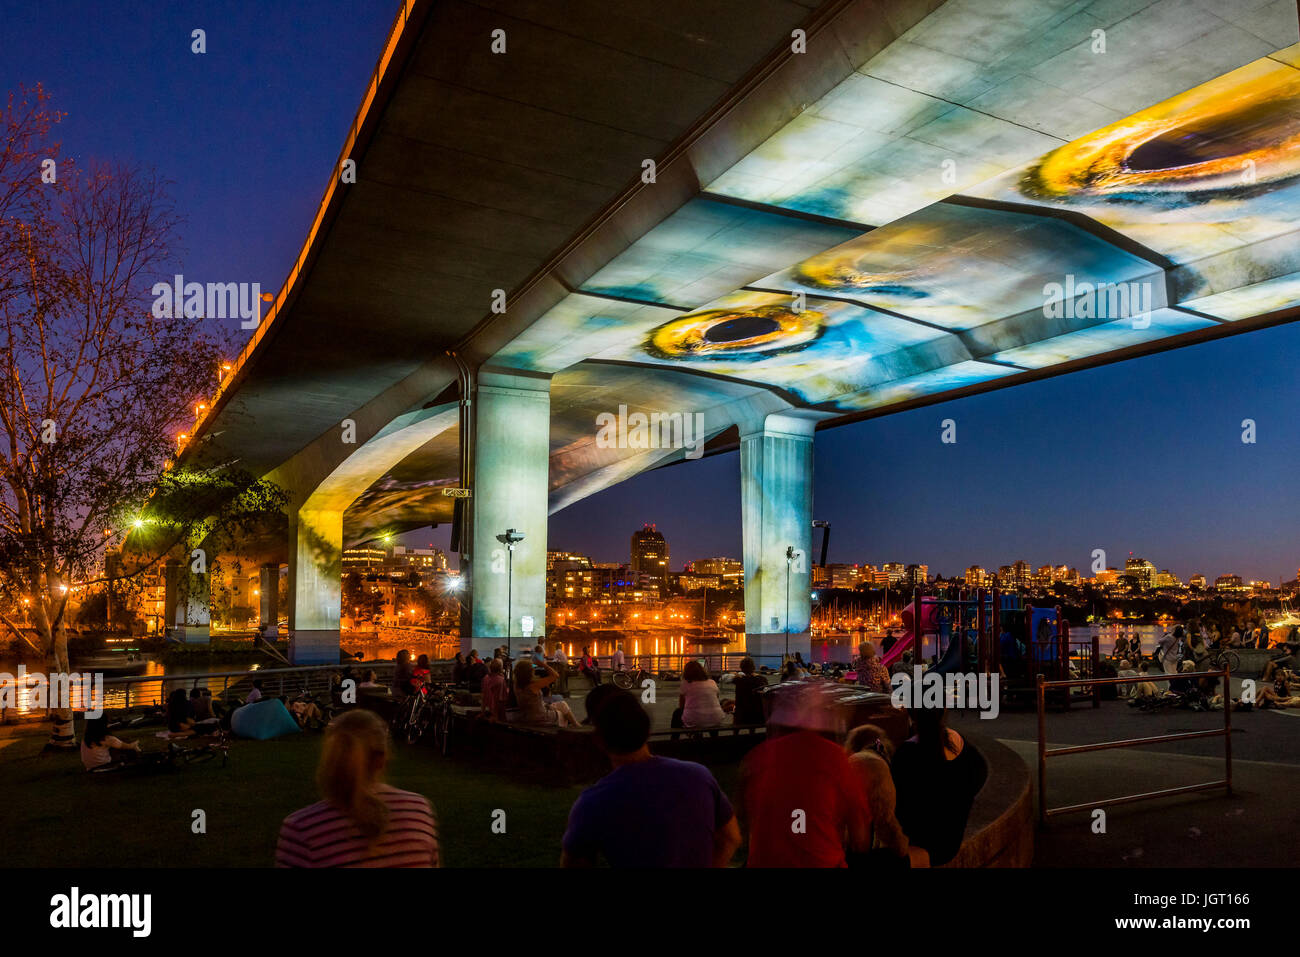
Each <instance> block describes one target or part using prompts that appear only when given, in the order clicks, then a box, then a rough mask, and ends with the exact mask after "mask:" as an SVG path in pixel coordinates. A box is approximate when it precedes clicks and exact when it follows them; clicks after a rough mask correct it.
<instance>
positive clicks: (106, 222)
mask: <svg viewBox="0 0 1300 957" xmlns="http://www.w3.org/2000/svg"><path fill="white" fill-rule="evenodd" d="M46 101H47V97H46V95H45V94H44V92H43V91H41V90H40V89H39V88H37V89H36V90H35V91H21V92H20V93H18V94H14V95H10V97H9V99H8V103H7V106H6V108H5V109H4V111H3V112H2V113H0V124H2V125H3V130H0V580H2V581H3V583H4V586H3V587H5V588H7V589H8V590H9V591H10V593H11V597H15V598H17V597H19V596H21V598H25V599H27V600H28V602H29V603H30V604H29V607H30V616H31V622H32V626H33V628H34V630H35V632H36V636H37V640H38V642H39V645H40V647H39V650H40V651H41V652H42V653H44V655H45V656H46V660H47V665H48V667H49V670H50V672H51V673H56V672H57V673H66V672H68V671H69V670H70V668H69V661H68V646H67V633H66V614H65V612H66V609H67V602H68V592H69V590H70V588H71V587H74V586H75V585H77V584H80V583H83V582H85V581H86V580H87V579H89V578H91V577H92V576H94V575H96V574H98V572H99V569H100V568H101V567H102V565H103V558H104V552H105V549H106V548H107V547H108V546H109V545H110V544H111V543H112V542H113V540H114V539H115V538H117V537H118V536H120V534H121V532H122V530H123V529H124V528H126V527H127V524H128V521H127V519H128V516H130V515H132V514H135V513H136V512H137V510H138V509H139V508H141V506H142V505H143V503H144V502H145V501H146V500H147V499H148V497H149V495H150V492H151V490H153V489H154V488H156V483H157V481H158V479H159V476H160V475H161V474H162V473H163V471H164V470H165V469H166V467H167V464H168V460H169V459H170V458H171V457H173V456H174V455H175V451H176V444H175V443H176V439H175V436H176V434H177V431H178V429H180V428H181V427H182V423H183V422H185V420H186V417H187V416H192V414H193V408H194V403H195V400H196V398H197V397H198V396H200V395H203V394H204V393H205V391H206V389H207V386H208V385H210V383H211V382H212V374H213V370H214V369H215V368H216V367H217V365H216V363H217V361H218V354H219V348H218V346H219V343H218V342H217V340H216V338H215V337H214V336H212V335H211V334H210V333H207V332H204V331H203V330H202V328H201V327H200V325H199V323H198V322H196V321H195V320H192V319H191V320H186V319H158V318H155V317H154V316H153V315H152V314H151V310H150V309H149V297H148V296H147V293H148V291H149V289H150V288H151V286H152V282H153V281H154V280H155V279H158V278H159V277H160V276H163V275H165V274H166V266H167V265H168V264H169V261H170V256H171V249H172V246H173V243H174V241H175V232H176V227H177V217H176V215H175V212H174V210H173V208H172V206H171V205H170V203H169V202H168V200H167V197H166V193H165V189H164V185H163V184H162V183H161V182H159V181H158V179H157V178H156V177H155V176H154V175H153V174H151V173H149V172H147V171H144V170H140V169H127V168H122V167H112V166H101V165H90V166H87V167H86V168H84V169H79V168H77V167H75V166H74V165H73V164H72V163H71V162H68V161H64V160H62V159H61V158H60V156H59V151H58V147H57V144H53V143H51V142H50V139H49V136H50V132H51V130H52V128H53V127H54V125H55V124H56V123H57V121H58V116H57V115H55V114H53V113H51V112H49V110H48V109H47V106H46ZM47 161H49V162H47ZM4 624H6V625H7V626H8V627H9V628H11V629H12V630H13V631H15V632H18V631H19V629H18V628H17V627H16V625H15V624H14V623H13V622H12V621H11V620H9V619H8V618H5V619H4ZM73 743H74V739H73V735H72V716H71V712H69V711H66V710H64V711H58V712H56V719H55V725H54V729H53V732H52V737H51V744H54V745H57V746H67V747H70V746H72V744H73Z"/></svg>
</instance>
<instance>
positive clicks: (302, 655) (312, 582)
mask: <svg viewBox="0 0 1300 957" xmlns="http://www.w3.org/2000/svg"><path fill="white" fill-rule="evenodd" d="M263 593H264V594H265V592H263ZM342 597H343V512H342V511H341V510H337V509H305V508H304V509H298V510H297V511H296V512H293V513H291V516H290V522H289V634H290V638H289V661H290V662H292V663H293V664H295V665H330V664H338V662H339V613H340V603H341V602H342Z"/></svg>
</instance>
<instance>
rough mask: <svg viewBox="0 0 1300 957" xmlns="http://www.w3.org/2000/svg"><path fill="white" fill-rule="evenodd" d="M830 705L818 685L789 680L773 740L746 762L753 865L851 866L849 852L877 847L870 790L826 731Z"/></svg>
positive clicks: (744, 799)
mask: <svg viewBox="0 0 1300 957" xmlns="http://www.w3.org/2000/svg"><path fill="white" fill-rule="evenodd" d="M828 704H829V703H828V702H827V701H825V700H823V695H822V690H821V689H820V688H819V687H818V686H817V685H816V684H811V683H807V682H797V683H790V684H787V685H784V686H783V687H782V690H781V692H779V694H778V697H777V699H776V705H775V707H774V709H773V713H772V719H771V723H770V724H769V726H768V737H767V740H766V741H764V742H763V743H762V744H760V745H759V746H758V747H757V748H755V749H754V750H753V751H751V752H750V753H749V755H748V757H746V759H745V762H744V764H743V765H742V767H741V781H740V787H739V793H738V795H737V799H736V802H735V803H736V813H737V816H738V817H739V819H740V822H741V827H742V828H743V829H744V831H745V832H746V834H747V835H748V838H749V858H748V862H747V866H749V867H847V866H848V853H849V852H861V853H866V852H867V851H869V850H870V849H871V812H870V810H869V809H868V804H867V795H866V789H865V787H864V786H863V783H862V777H861V775H858V774H856V773H854V771H853V768H852V767H851V766H850V764H849V759H848V757H847V756H846V755H845V753H844V750H843V748H841V747H840V746H839V745H837V744H836V743H835V742H834V741H833V740H832V739H831V738H830V737H829V736H828V734H827V732H828V731H829V729H830V727H831V721H830V714H829V710H828Z"/></svg>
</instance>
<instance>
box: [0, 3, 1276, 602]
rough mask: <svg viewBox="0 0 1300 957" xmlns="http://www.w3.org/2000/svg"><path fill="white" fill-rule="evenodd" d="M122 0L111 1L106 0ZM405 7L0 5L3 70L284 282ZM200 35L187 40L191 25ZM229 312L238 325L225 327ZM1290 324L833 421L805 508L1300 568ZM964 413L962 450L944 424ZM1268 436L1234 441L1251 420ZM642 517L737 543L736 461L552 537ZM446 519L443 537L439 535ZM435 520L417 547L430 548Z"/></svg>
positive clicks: (869, 555)
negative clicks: (877, 415)
mask: <svg viewBox="0 0 1300 957" xmlns="http://www.w3.org/2000/svg"><path fill="white" fill-rule="evenodd" d="M109 9H111V10H112V13H111V14H110V13H106V11H107V10H109ZM395 11H396V4H394V3H389V2H386V0H384V2H376V0H371V2H363V3H357V2H355V0H347V2H341V0H313V2H310V3H306V2H301V0H292V2H289V0H284V2H276V3H271V4H261V3H259V4H253V3H248V4H233V3H232V4H219V3H185V4H160V3H144V2H140V3H126V2H124V3H116V4H113V5H111V7H109V6H108V5H104V4H92V3H77V2H63V3H60V4H59V5H58V6H57V12H54V11H51V9H50V8H49V7H47V6H45V5H42V4H32V3H14V2H5V3H0V63H2V64H3V71H4V87H5V89H6V90H16V89H17V88H18V86H19V84H26V85H28V86H31V85H34V84H36V83H37V82H40V83H42V84H44V86H45V88H46V89H47V91H49V92H50V93H51V94H53V96H54V100H53V102H52V104H51V105H52V106H53V107H54V108H55V109H58V110H60V111H63V112H65V113H67V114H68V115H67V118H66V119H65V120H64V121H63V123H62V124H60V127H59V128H58V138H59V139H60V140H61V141H62V143H63V148H64V152H65V154H66V155H71V156H73V157H76V158H78V159H81V160H84V159H88V158H101V159H110V160H115V161H124V162H127V163H130V164H137V163H138V164H141V165H146V166H153V167H155V168H156V169H157V170H158V172H159V173H160V174H161V175H162V176H163V177H164V178H165V179H168V180H171V181H172V183H173V185H172V188H171V193H172V197H173V199H174V200H175V202H176V205H177V209H178V211H179V212H180V213H181V214H182V215H183V216H184V217H185V219H186V220H187V222H186V224H185V226H184V228H183V240H184V242H183V247H184V248H183V250H182V255H181V256H180V257H179V264H180V267H181V269H182V271H183V272H185V273H187V274H191V275H195V276H203V277H207V278H209V279H219V280H222V281H257V282H260V283H261V284H262V288H263V289H264V290H278V289H279V287H280V285H281V283H282V281H283V279H284V277H285V275H286V273H287V271H288V269H289V266H290V264H291V262H292V260H293V258H294V256H295V255H296V253H297V252H298V249H299V246H300V244H301V242H302V239H303V237H304V236H305V235H306V231H307V229H308V227H309V225H310V223H311V219H312V216H313V214H314V211H315V208H316V204H317V203H318V201H319V200H320V197H321V195H322V193H323V190H324V186H325V183H326V180H327V178H328V177H329V176H330V175H331V172H332V166H333V163H334V160H335V159H336V157H337V155H338V151H339V148H340V147H341V145H342V142H343V139H344V135H345V130H346V129H347V127H348V124H349V123H350V122H351V120H352V117H353V115H354V113H355V111H356V107H357V105H358V102H359V100H360V96H361V93H362V91H363V89H364V86H365V84H366V82H367V80H368V79H369V76H370V72H371V70H372V69H373V67H374V63H375V58H376V57H377V55H378V53H379V48H380V44H381V42H382V40H383V38H384V36H385V35H386V31H387V29H388V26H389V24H390V23H391V22H392V18H393V15H394V13H395ZM196 27H200V28H203V29H205V30H206V31H207V47H208V52H207V53H206V54H205V55H203V56H196V55H194V54H192V53H191V52H190V42H191V41H190V31H191V30H193V29H194V28H196ZM236 323H237V320H232V321H231V326H232V329H231V332H232V333H233V331H234V330H233V327H234V325H235V324H236ZM1298 346H1300V328H1297V326H1296V325H1295V324H1291V325H1287V326H1282V327H1279V328H1276V329H1271V330H1265V331H1262V332H1256V333H1250V334H1248V335H1244V336H1239V337H1235V338H1231V339H1227V340H1222V341H1219V342H1214V343H1208V344H1205V345H1200V346H1194V347H1191V348H1188V349H1183V350H1180V351H1177V352H1172V353H1165V354H1162V355H1159V356H1154V357H1150V358H1145V359H1137V360H1132V361H1128V362H1124V363H1120V364H1118V365H1113V366H1108V367H1105V368H1102V369H1096V370H1092V371H1089V372H1083V373H1076V374H1073V375H1069V376H1064V377H1059V378H1054V379H1049V380H1046V381H1042V382H1038V383H1033V384H1030V385H1026V386H1021V387H1018V388H1015V389H1011V390H1003V391H998V392H994V393H990V394H987V395H983V396H976V397H973V398H968V399H963V400H959V401H956V402H951V403H947V404H944V405H940V406H931V407H928V408H925V409H921V410H918V411H913V412H908V413H903V414H900V415H895V416H890V417H887V418H884V419H876V420H872V421H869V422H865V423H861V424H858V425H851V426H845V427H842V428H838V429H834V430H831V431H829V432H824V433H821V434H820V435H819V436H818V439H817V452H816V493H815V494H816V505H815V517H817V518H819V519H825V520H828V521H830V522H831V523H832V526H833V534H832V540H831V560H832V561H867V562H882V561H902V562H916V561H922V562H928V563H929V564H930V567H931V571H932V572H935V571H937V572H940V573H943V574H954V573H957V572H959V571H960V570H962V569H964V568H965V567H966V566H967V565H969V564H972V563H978V564H982V565H985V566H994V567H996V566H997V565H998V564H1004V563H1008V562H1011V561H1014V560H1016V559H1018V558H1024V559H1026V560H1027V561H1029V562H1030V563H1032V564H1033V565H1035V566H1037V565H1039V564H1046V563H1049V562H1050V563H1053V564H1060V563H1066V564H1069V565H1073V566H1076V567H1078V568H1079V569H1080V570H1081V571H1084V572H1086V571H1087V568H1088V566H1089V565H1090V564H1091V560H1092V558H1091V553H1092V550H1093V549H1094V548H1104V549H1106V551H1107V558H1108V561H1109V564H1111V565H1120V566H1122V564H1123V561H1124V558H1125V557H1126V556H1127V554H1128V553H1129V552H1130V551H1132V552H1133V553H1134V554H1137V555H1141V556H1143V557H1145V558H1148V559H1150V560H1151V561H1153V562H1155V563H1156V565H1157V566H1159V567H1161V568H1169V569H1171V570H1172V571H1173V572H1175V573H1176V574H1178V575H1179V576H1180V577H1182V578H1184V579H1186V578H1187V577H1188V576H1190V575H1191V574H1192V573H1194V572H1198V571H1199V572H1203V573H1205V574H1206V575H1208V576H1211V577H1213V576H1215V575H1218V574H1222V573H1224V572H1236V573H1239V574H1241V575H1243V576H1246V577H1249V578H1267V579H1269V580H1271V581H1273V582H1275V583H1276V582H1277V581H1278V580H1279V579H1280V578H1282V577H1286V578H1291V577H1294V575H1295V574H1296V568H1297V565H1300V547H1297V546H1296V545H1295V543H1294V540H1293V537H1294V536H1293V531H1292V530H1293V529H1295V528H1297V527H1300V496H1297V495H1296V494H1295V493H1294V491H1293V485H1294V479H1293V476H1296V475H1297V474H1300V441H1297V436H1296V434H1295V428H1294V425H1293V423H1294V422H1295V421H1296V415H1295V411H1294V410H1296V409H1297V408H1300V395H1298V394H1297V393H1300V384H1298V383H1297V381H1296V375H1295V371H1296V370H1295V365H1296V358H1295V357H1296V356H1297V355H1300V349H1298V348H1297V347H1298ZM944 418H953V419H955V420H956V422H957V439H958V441H957V443H956V444H955V445H944V444H941V442H940V441H939V433H940V421H941V420H942V419H944ZM1244 418H1252V419H1254V420H1255V421H1256V422H1257V423H1258V441H1257V444H1255V445H1246V444H1243V443H1242V441H1241V421H1242V419H1244ZM642 522H656V523H657V524H658V526H659V528H660V530H661V531H662V532H663V533H664V534H665V535H666V536H667V538H668V541H669V546H670V549H671V553H672V560H673V566H674V567H680V566H681V565H682V563H683V562H684V561H687V560H689V559H691V558H697V557H703V556H706V555H720V554H726V555H732V556H735V557H739V555H740V501H739V479H738V456H737V455H736V454H734V453H732V454H728V455H723V456H717V457H713V458H711V459H707V460H704V461H702V462H695V463H688V464H686V465H684V466H680V467H674V468H669V469H665V470H661V471H659V472H654V473H650V474H647V475H643V476H640V477H639V478H637V479H634V480H632V481H629V482H626V483H624V484H623V485H622V486H619V487H617V488H615V489H612V490H610V491H608V492H604V493H602V494H599V495H596V496H593V497H592V498H589V499H586V500H584V501H583V502H580V503H578V504H577V505H575V506H572V507H571V508H569V509H566V510H565V511H564V512H561V513H560V514H558V515H556V516H554V517H553V519H552V522H551V531H550V541H551V544H552V545H553V546H554V547H564V548H573V549H580V550H585V551H588V552H589V553H590V554H591V555H592V557H593V558H595V559H596V560H605V561H612V560H625V559H626V558H627V555H628V540H629V537H630V535H631V533H632V531H633V530H634V529H635V528H638V527H640V524H641V523H642ZM445 533H446V529H438V530H437V532H435V533H434V534H433V535H432V538H433V540H434V541H435V542H436V543H439V544H444V545H445V541H446V534H445ZM430 537H431V536H430V534H429V532H428V531H427V530H426V531H424V532H422V533H411V535H409V536H407V540H408V541H410V542H412V543H416V542H419V543H421V544H422V543H424V542H426V541H428V540H429V539H430Z"/></svg>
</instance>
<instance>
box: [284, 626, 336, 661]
mask: <svg viewBox="0 0 1300 957" xmlns="http://www.w3.org/2000/svg"><path fill="white" fill-rule="evenodd" d="M289 663H290V664H295V665H337V664H338V663H339V630H338V629H337V628H332V629H331V628H326V629H321V630H319V631H309V630H307V629H303V628H299V629H297V630H296V631H294V632H293V634H292V635H290V636H289Z"/></svg>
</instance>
